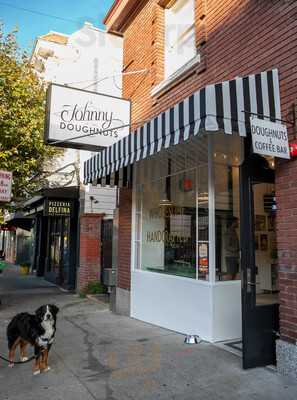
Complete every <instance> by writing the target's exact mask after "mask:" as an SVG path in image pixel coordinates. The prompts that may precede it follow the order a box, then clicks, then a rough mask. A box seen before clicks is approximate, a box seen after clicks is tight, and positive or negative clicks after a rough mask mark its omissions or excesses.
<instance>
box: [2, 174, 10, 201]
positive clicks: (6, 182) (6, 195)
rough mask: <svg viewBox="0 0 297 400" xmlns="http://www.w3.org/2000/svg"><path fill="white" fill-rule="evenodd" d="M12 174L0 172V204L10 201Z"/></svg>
mask: <svg viewBox="0 0 297 400" xmlns="http://www.w3.org/2000/svg"><path fill="white" fill-rule="evenodd" d="M11 185H12V172H8V171H2V170H0V202H4V203H9V202H10V201H11Z"/></svg>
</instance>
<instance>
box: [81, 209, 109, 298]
mask: <svg viewBox="0 0 297 400" xmlns="http://www.w3.org/2000/svg"><path fill="white" fill-rule="evenodd" d="M103 217H104V214H84V215H81V217H80V260H79V261H80V267H79V270H78V290H79V291H81V290H82V289H83V288H84V287H85V286H86V285H87V284H88V283H89V282H93V281H98V280H100V277H101V223H102V219H103Z"/></svg>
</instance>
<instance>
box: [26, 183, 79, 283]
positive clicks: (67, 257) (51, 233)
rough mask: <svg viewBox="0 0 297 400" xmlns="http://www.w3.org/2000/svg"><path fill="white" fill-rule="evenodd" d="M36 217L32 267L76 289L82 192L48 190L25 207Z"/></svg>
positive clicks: (69, 188)
mask: <svg viewBox="0 0 297 400" xmlns="http://www.w3.org/2000/svg"><path fill="white" fill-rule="evenodd" d="M24 210H25V215H28V216H31V217H34V219H35V223H34V252H33V261H32V268H33V269H34V270H36V274H37V275H38V276H44V277H45V279H47V280H49V281H51V282H53V283H55V284H58V285H59V286H62V287H64V288H66V289H74V288H75V283H76V269H77V259H78V240H77V235H78V212H79V190H78V188H77V187H67V188H57V189H44V190H42V192H41V193H40V195H39V196H36V197H35V198H32V199H31V200H29V201H27V202H26V203H25V205H24Z"/></svg>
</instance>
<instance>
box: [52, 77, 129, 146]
mask: <svg viewBox="0 0 297 400" xmlns="http://www.w3.org/2000/svg"><path fill="white" fill-rule="evenodd" d="M130 123H131V102H130V100H125V99H122V98H119V97H113V96H108V95H105V94H99V93H95V92H89V91H86V90H82V89H75V88H71V87H67V86H63V85H57V84H51V85H50V86H49V88H48V91H47V101H46V121H45V142H46V143H47V144H53V145H55V146H60V147H67V148H75V149H83V150H89V151H98V150H100V149H102V148H104V147H108V146H111V145H112V144H114V143H115V142H117V141H118V140H120V139H122V138H123V137H125V136H127V135H129V133H130Z"/></svg>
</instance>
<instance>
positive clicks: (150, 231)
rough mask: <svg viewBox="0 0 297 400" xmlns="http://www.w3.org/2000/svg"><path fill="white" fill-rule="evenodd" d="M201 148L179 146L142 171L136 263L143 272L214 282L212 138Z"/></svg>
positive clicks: (142, 166) (154, 160)
mask: <svg viewBox="0 0 297 400" xmlns="http://www.w3.org/2000/svg"><path fill="white" fill-rule="evenodd" d="M199 144H200V146H198V147H197V146H193V144H192V145H190V144H189V143H187V144H184V145H180V146H177V147H176V148H174V149H171V150H170V151H169V150H168V151H167V152H165V154H162V155H161V154H160V155H157V156H156V157H154V159H153V160H152V159H150V160H147V161H145V162H143V163H142V165H141V166H140V168H139V174H138V182H139V184H138V185H137V190H136V235H135V258H136V265H137V266H138V268H140V269H142V270H146V271H150V272H156V273H162V274H169V275H176V276H182V277H187V278H192V279H204V280H207V279H209V270H208V252H209V250H208V249H209V238H208V235H209V230H208V166H207V138H201V139H200V143H199ZM166 172H167V173H166ZM160 175H161V176H160ZM162 175H163V176H162ZM198 253H199V255H198V256H197V254H198Z"/></svg>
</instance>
